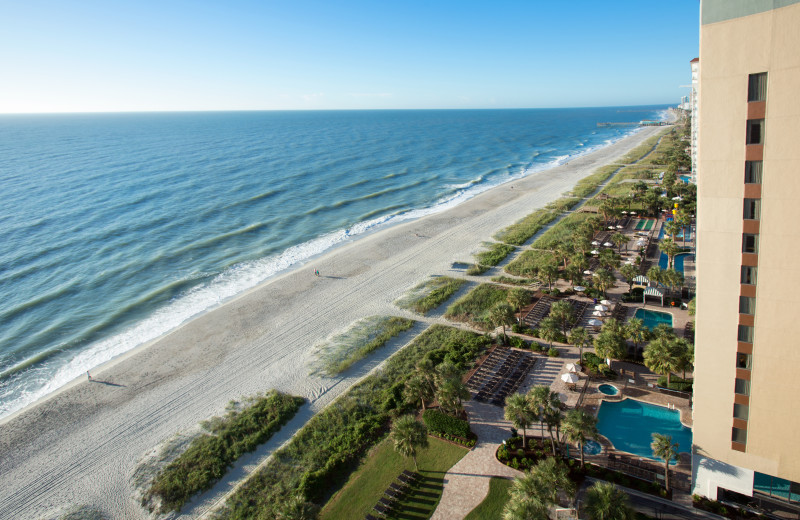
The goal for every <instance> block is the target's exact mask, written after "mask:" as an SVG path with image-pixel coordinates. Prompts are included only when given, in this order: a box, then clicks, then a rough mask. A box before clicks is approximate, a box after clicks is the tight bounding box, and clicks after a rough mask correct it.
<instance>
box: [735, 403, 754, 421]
mask: <svg viewBox="0 0 800 520" xmlns="http://www.w3.org/2000/svg"><path fill="white" fill-rule="evenodd" d="M733 416H734V417H735V418H736V419H741V420H743V421H746V420H747V418H748V417H749V416H750V407H749V406H747V405H746V404H734V405H733Z"/></svg>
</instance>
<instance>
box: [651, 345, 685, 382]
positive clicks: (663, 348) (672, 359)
mask: <svg viewBox="0 0 800 520" xmlns="http://www.w3.org/2000/svg"><path fill="white" fill-rule="evenodd" d="M673 343H674V342H673V341H672V340H669V339H666V338H656V339H654V340H653V341H651V342H650V343H648V344H647V346H646V347H645V348H644V366H646V367H647V368H649V369H650V370H652V371H653V372H654V373H656V374H659V375H662V376H663V375H666V376H667V388H669V386H670V383H671V380H670V376H671V375H672V372H674V371H677V370H678V369H679V368H680V366H681V358H680V356H679V355H678V353H677V351H676V349H675V347H674V344H673Z"/></svg>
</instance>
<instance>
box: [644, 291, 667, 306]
mask: <svg viewBox="0 0 800 520" xmlns="http://www.w3.org/2000/svg"><path fill="white" fill-rule="evenodd" d="M648 296H654V297H656V298H661V306H662V307H663V306H664V293H663V292H661V290H660V289H659V288H658V287H647V288H646V289H645V290H644V293H642V303H647V297H648Z"/></svg>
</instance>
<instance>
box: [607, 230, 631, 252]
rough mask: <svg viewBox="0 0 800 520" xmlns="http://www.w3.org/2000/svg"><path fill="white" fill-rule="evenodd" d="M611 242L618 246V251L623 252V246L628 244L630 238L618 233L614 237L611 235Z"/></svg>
mask: <svg viewBox="0 0 800 520" xmlns="http://www.w3.org/2000/svg"><path fill="white" fill-rule="evenodd" d="M611 242H612V243H613V244H614V245H615V246H617V250H619V251H620V252H622V246H625V245H627V244H628V236H627V235H626V234H625V233H620V232H619V231H617V232H616V233H614V234H613V235H611Z"/></svg>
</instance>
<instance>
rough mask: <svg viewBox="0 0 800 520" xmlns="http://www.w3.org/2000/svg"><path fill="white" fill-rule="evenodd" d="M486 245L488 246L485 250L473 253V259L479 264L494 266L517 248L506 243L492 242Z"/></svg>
mask: <svg viewBox="0 0 800 520" xmlns="http://www.w3.org/2000/svg"><path fill="white" fill-rule="evenodd" d="M486 245H487V247H488V250H487V251H481V252H480V253H478V254H476V255H475V259H476V260H478V263H479V264H481V265H488V266H495V265H497V264H499V263H500V262H502V261H503V260H505V259H506V257H507V256H508V255H510V254H511V253H513V252H514V251H515V250H516V249H517V248H516V247H514V246H511V245H508V244H500V243H493V244H486Z"/></svg>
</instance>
